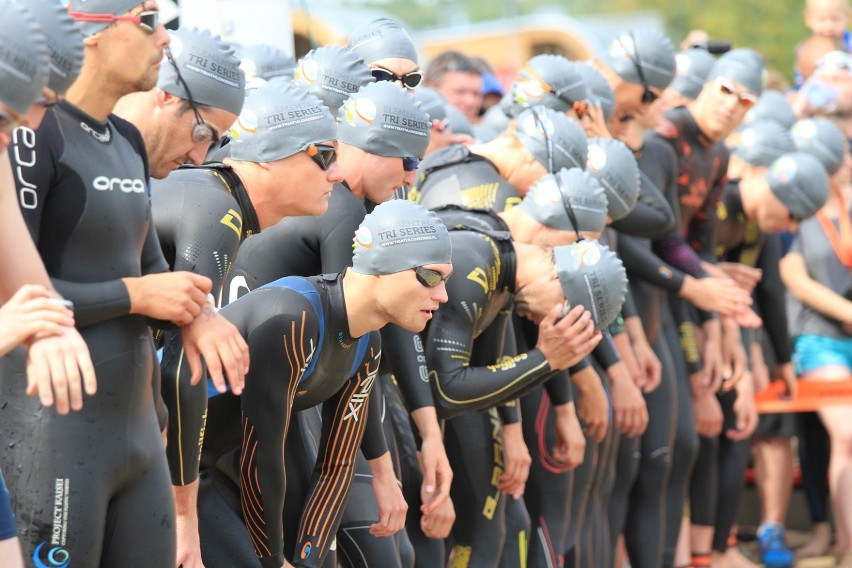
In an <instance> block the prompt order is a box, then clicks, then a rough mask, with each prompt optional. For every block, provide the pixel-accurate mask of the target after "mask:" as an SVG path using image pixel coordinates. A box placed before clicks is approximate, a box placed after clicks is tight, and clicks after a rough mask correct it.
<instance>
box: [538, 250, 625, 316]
mask: <svg viewBox="0 0 852 568" xmlns="http://www.w3.org/2000/svg"><path fill="white" fill-rule="evenodd" d="M553 255H554V257H555V258H556V273H557V274H558V275H559V282H560V283H561V284H562V291H563V293H564V294H565V300H566V301H567V302H568V305H569V306H571V307H572V308H573V307H574V306H577V305H582V306H583V307H585V308H586V309H587V310H589V311H590V312H591V313H592V320H593V321H594V323H595V329H596V330H598V331H600V330H601V329H604V328H605V327H607V326H609V324H611V323H612V322H613V321H615V318H616V317H618V314H619V313H621V306H622V304H624V298H625V296H626V295H627V272H626V271H625V270H624V265H623V264H621V259H619V258H618V256H617V255H616V254H615V253H614V252H612V251H611V250H610V249H609V248H608V247H606V246H604V245H602V244H600V243H598V242H597V241H580V242H578V243H574V244H573V245H568V246H561V247H555V248H554V249H553Z"/></svg>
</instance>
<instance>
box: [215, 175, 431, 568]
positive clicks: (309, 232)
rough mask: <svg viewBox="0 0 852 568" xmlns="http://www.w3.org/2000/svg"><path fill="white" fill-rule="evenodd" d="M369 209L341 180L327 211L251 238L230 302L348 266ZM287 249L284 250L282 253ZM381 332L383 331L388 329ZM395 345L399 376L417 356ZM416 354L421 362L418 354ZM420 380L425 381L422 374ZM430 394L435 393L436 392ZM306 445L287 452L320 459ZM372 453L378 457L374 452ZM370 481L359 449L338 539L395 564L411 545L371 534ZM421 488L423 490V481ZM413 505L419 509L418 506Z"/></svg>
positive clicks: (357, 552)
mask: <svg viewBox="0 0 852 568" xmlns="http://www.w3.org/2000/svg"><path fill="white" fill-rule="evenodd" d="M366 214H367V211H366V208H365V205H364V202H363V201H362V200H361V199H359V198H357V197H356V196H355V195H353V194H352V192H351V191H350V189H349V187H348V186H347V185H346V184H345V182H344V183H339V184H335V186H334V188H333V189H332V194H331V200H330V201H329V207H328V211H326V212H325V213H324V214H323V215H321V216H316V217H315V216H307V217H286V218H284V219H282V220H281V221H279V222H278V223H277V224H275V225H274V226H272V227H270V228H268V229H266V230H264V232H263V233H262V234H260V235H256V236H253V237H251V238H249V239H246V241H245V242H244V243H243V245H242V246H241V248H240V252H239V255H238V256H237V260H236V261H235V263H234V266H233V268H232V270H231V272H230V273H229V275H228V278H227V283H226V286H225V291H224V295H225V296H227V298H226V301H234V300H236V299H237V298H238V297H240V296H242V295H244V294H246V293H247V292H248V291H250V290H254V289H256V288H258V287H260V286H262V285H264V284H267V283H269V282H272V281H274V280H277V279H278V278H282V277H284V276H305V277H307V276H311V275H314V274H321V273H333V272H341V271H343V270H344V269H345V268H347V267H349V266H351V264H352V237H353V235H354V234H355V231H356V230H357V228H358V226H359V225H360V223H361V221H362V220H363V219H364V216H365V215H366ZM282 251H285V252H283V253H282ZM399 331H400V333H401V334H402V335H403V336H406V335H407V336H408V337H409V338H410V337H412V336H413V334H411V333H410V332H404V331H403V330H399ZM382 333H383V334H384V330H383V331H382ZM394 347H396V349H388V350H386V352H388V353H392V354H394V355H398V356H397V357H394V361H393V362H394V363H395V364H396V368H397V369H399V372H398V375H399V376H400V377H405V376H408V375H410V374H411V371H407V369H408V367H409V366H410V365H406V364H405V359H406V358H409V359H411V358H412V357H411V356H410V355H409V354H408V353H407V352H406V353H403V354H399V353H398V352H399V351H400V350H402V349H401V347H400V346H396V345H394ZM414 359H415V361H416V357H414ZM385 366H386V362H385V363H383V368H384V367H385ZM382 372H384V371H382ZM414 373H415V374H416V375H417V376H418V377H419V375H420V374H421V372H420V370H419V369H415V371H414ZM423 374H425V373H423ZM417 381H418V382H420V380H419V379H417ZM380 383H381V382H380ZM375 388H376V392H375V393H374V398H376V397H377V398H379V400H382V401H384V398H385V396H386V395H387V396H393V395H394V393H387V392H386V391H388V390H390V389H395V388H396V387H395V386H393V385H389V384H386V383H385V384H384V385H383V386H380V384H377V385H376V387H375ZM427 389H428V387H427ZM429 396H430V397H431V393H429ZM395 399H396V398H395V397H394V400H395ZM381 416H384V412H382V413H381V415H380V416H378V417H376V416H371V417H370V424H371V425H373V424H374V423H373V420H376V419H378V420H380V422H381V424H385V425H386V426H389V425H390V421H389V420H381ZM316 420H317V416H315V413H314V412H309V413H307V415H305V416H303V415H302V413H299V415H298V420H297V421H296V422H294V424H297V425H298V427H299V431H301V432H303V433H304V434H305V435H308V436H309V435H310V431H311V430H312V427H311V426H312V425H313V424H314V422H315V421H316ZM377 423H378V422H377ZM395 426H397V427H399V428H403V429H404V428H407V429H409V432H408V433H407V435H408V436H409V437H410V436H411V434H410V426H409V424H408V423H407V421H406V422H405V423H403V422H401V421H397V422H396V423H395ZM373 430H374V428H373V427H368V429H367V432H366V433H365V442H366V443H369V441H370V439H371V438H372V437H374V436H375V433H374V431H373ZM389 434H390V432H388V431H387V430H386V431H385V435H386V438H387V441H388V444H390V445H391V447H392V449H394V450H395V446H394V445H393V443H392V437H391V436H390V435H389ZM301 447H303V448H304V449H305V451H307V453H306V454H304V455H301V454H299V452H298V451H297V450H295V449H294V450H293V451H288V452H287V456H288V458H289V459H290V461H293V462H295V463H299V462H306V461H307V462H312V461H313V460H315V459H316V453H315V448H316V447H318V445H317V444H316V443H315V441H312V440H307V441H306V442H305V443H304V444H303V445H302V446H301ZM294 448H295V446H294ZM291 456H292V457H291ZM372 457H378V456H375V455H371V458H372ZM392 457H393V458H394V459H395V458H396V454H395V452H392ZM294 466H295V464H294ZM295 467H298V466H295ZM418 469H419V466H418ZM398 475H399V472H398ZM371 481H372V474H371V471H370V469H369V466H368V464H367V462H366V459H365V458H364V456H363V455H362V454H360V453H359V455H358V457H357V462H356V474H355V481H354V484H353V487H352V490H351V499H352V503H351V504H350V505H349V506H347V507H346V509H345V511H344V513H343V518H342V520H341V523H340V531H339V532H338V544H339V548H340V550H341V552H342V554H343V556H345V557H346V559H347V560H348V561H349V563H350V565H351V566H356V567H360V566H379V565H382V566H388V567H389V568H390V567H392V566H397V565H399V564H398V563H399V562H400V559H399V558H400V556H401V555H405V554H408V548H410V546H409V544H408V542H407V537H406V535H405V534H404V533H399V534H398V535H395V537H394V538H393V539H387V538H376V537H374V536H372V535H371V534H370V533H369V527H370V525H371V524H373V523H375V522H378V514H377V511H378V509H377V504H376V500H375V496H374V494H373V489H372V485H371ZM417 492H418V495H419V484H418V486H417ZM409 509H415V507H410V508H409ZM418 523H419V521H418ZM408 565H410V563H409V564H401V566H408Z"/></svg>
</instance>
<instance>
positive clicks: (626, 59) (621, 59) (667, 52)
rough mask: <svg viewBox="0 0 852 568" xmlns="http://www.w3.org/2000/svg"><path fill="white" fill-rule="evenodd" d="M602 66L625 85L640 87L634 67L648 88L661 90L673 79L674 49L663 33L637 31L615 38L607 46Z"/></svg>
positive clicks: (657, 31) (654, 30)
mask: <svg viewBox="0 0 852 568" xmlns="http://www.w3.org/2000/svg"><path fill="white" fill-rule="evenodd" d="M604 62H605V63H606V64H607V65H609V66H610V67H611V68H612V70H613V71H615V72H616V73H617V74H618V76H619V77H621V78H622V79H623V80H625V81H627V82H628V83H635V84H637V85H641V84H642V82H643V81H642V77H640V76H639V71H637V66H638V65H641V66H642V75H643V76H644V77H645V81H644V82H645V83H646V84H647V85H648V86H649V87H656V88H657V89H660V90H663V89H665V88H666V87H668V86H669V83H671V82H672V79H673V78H674V75H675V49H674V46H673V45H672V42H671V40H670V39H669V38H667V37H666V36H665V35H664V34H663V32H661V31H660V30H657V29H654V28H640V29H635V30H630V31H627V32H624V33H621V34H619V35H618V36H617V37H616V38H615V39H614V40H612V43H611V44H610V45H609V50H608V51H607V53H606V55H605V57H604Z"/></svg>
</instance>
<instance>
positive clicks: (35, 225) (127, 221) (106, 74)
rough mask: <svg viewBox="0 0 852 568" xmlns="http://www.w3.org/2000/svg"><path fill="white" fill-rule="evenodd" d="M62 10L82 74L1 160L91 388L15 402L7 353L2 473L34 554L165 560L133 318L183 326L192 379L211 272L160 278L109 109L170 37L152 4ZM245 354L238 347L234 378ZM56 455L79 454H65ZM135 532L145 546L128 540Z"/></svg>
mask: <svg viewBox="0 0 852 568" xmlns="http://www.w3.org/2000/svg"><path fill="white" fill-rule="evenodd" d="M70 8H71V15H72V17H74V18H75V19H77V20H79V21H83V22H84V25H83V26H82V28H83V31H84V35H85V36H86V39H85V40H84V45H85V54H86V57H85V62H84V64H83V67H82V69H81V72H80V76H79V78H78V79H77V81H76V82H74V83H73V85H71V87H70V88H69V89H68V98H67V101H61V102H60V103H58V104H57V105H55V106H54V107H52V108H51V109H50V110H49V111H48V113H47V115H46V116H45V119H44V121H43V123H42V125H41V127H40V128H39V130H38V132H37V133H33V132H31V131H30V132H29V133H26V134H22V135H21V136H20V138H19V141H17V143H16V144H15V153H14V154H13V158H15V164H14V166H15V168H16V169H19V172H20V175H19V176H18V182H19V183H18V189H19V196H21V197H23V199H21V203H20V205H21V208H22V211H23V213H24V216H25V220H26V221H27V223H28V226H29V229H30V233H31V234H32V235H33V237H34V240H35V241H36V246H37V247H38V249H39V252H40V253H41V255H42V257H43V259H44V261H45V266H46V268H47V270H48V272H49V273H50V274H51V276H53V278H54V280H53V282H54V284H55V285H56V287H57V290H59V291H60V292H62V293H63V294H64V295H65V296H67V297H68V299H70V300H72V301H73V302H74V305H75V318H76V323H77V326H78V328H80V329H81V330H82V335H83V337H84V339H85V340H86V342H87V344H88V346H89V349H90V351H91V353H92V359H93V361H94V363H95V366H96V370H97V373H98V377H99V379H100V385H99V389H98V396H94V397H91V398H90V399H88V400H87V404H86V407H85V408H84V409H83V410H82V411H81V412H79V413H75V414H72V415H70V416H58V415H57V414H56V413H55V412H53V411H52V410H51V409H49V408H42V407H39V406H38V405H36V404H33V402H32V401H29V400H25V399H22V397H21V395H20V394H19V391H23V389H22V388H21V387H22V382H23V380H24V379H23V370H24V362H23V361H22V360H21V358H19V357H9V358H7V359H6V360H4V362H3V363H4V369H3V381H2V387H3V389H4V391H5V392H4V398H5V399H6V400H7V401H8V403H7V404H6V405H5V407H4V410H3V413H2V416H0V419H2V421H3V427H2V429H3V430H4V431H6V432H9V435H10V437H11V439H12V440H11V441H10V446H11V447H10V448H9V449H8V451H6V452H4V454H3V461H4V464H5V465H6V466H7V467H5V468H4V469H5V470H6V471H14V472H17V473H16V475H15V478H14V480H13V482H12V483H11V484H10V485H11V486H12V487H13V492H12V493H13V495H14V496H15V499H16V503H15V507H16V510H17V511H19V512H20V514H19V516H18V521H19V522H20V523H22V525H21V534H22V535H25V538H26V543H25V545H24V547H25V553H26V554H27V555H28V556H31V557H32V558H33V562H34V563H36V564H38V563H43V562H45V560H46V559H48V558H58V557H60V556H64V557H65V559H66V561H69V562H70V561H72V559H73V562H75V563H80V564H83V565H123V566H134V565H139V566H142V565H144V566H150V565H168V564H169V563H171V562H173V561H174V555H175V548H174V534H173V529H172V526H173V523H174V506H173V504H172V499H171V496H170V495H169V490H168V472H167V468H166V465H165V459H164V458H163V452H162V444H161V442H160V439H159V433H158V428H157V420H156V415H155V412H154V406H153V401H152V371H153V348H152V344H151V339H150V329H149V328H148V326H147V320H146V317H145V316H147V317H150V318H154V319H158V320H166V321H171V322H172V323H174V324H177V325H179V326H183V330H184V337H185V340H186V341H187V344H188V345H191V346H192V349H193V350H194V352H195V353H196V355H195V357H194V358H192V359H191V361H190V364H191V365H192V366H193V368H194V369H195V371H196V372H197V373H198V374H199V376H200V371H201V365H200V360H199V357H198V355H197V353H198V351H197V350H198V349H199V347H200V348H201V349H202V351H203V354H204V356H205V359H206V360H207V361H211V360H213V359H214V358H218V357H219V350H220V347H222V346H221V345H220V343H219V342H218V341H214V342H213V345H212V346H206V344H205V343H206V341H207V339H208V338H207V337H206V336H205V335H204V322H203V321H202V320H201V319H199V318H197V316H198V315H199V314H200V313H201V312H202V309H210V308H209V307H207V302H206V296H207V293H208V292H209V289H210V282H209V280H207V279H205V278H203V277H200V276H196V275H193V274H188V273H173V274H158V273H161V272H163V271H165V270H166V264H165V261H164V259H163V257H162V254H161V253H160V251H159V246H158V244H157V242H156V236H155V233H154V232H153V229H152V227H151V222H150V208H149V205H148V195H147V184H148V183H147V182H148V167H147V161H146V159H145V148H144V143H143V141H142V139H141V137H140V136H139V134H138V131H137V130H136V129H135V128H134V127H132V126H131V125H130V124H128V123H127V122H125V121H123V120H121V119H119V118H117V117H115V116H111V115H110V112H111V110H112V108H113V106H114V105H115V102H116V101H117V100H118V98H120V97H121V96H123V95H124V94H127V93H129V92H133V91H136V90H147V89H150V88H152V87H153V86H154V84H155V82H156V78H157V64H158V63H159V61H160V60H161V59H162V55H163V48H164V47H165V46H166V45H167V44H168V35H167V34H166V32H165V29H164V28H163V27H162V26H161V25H159V22H158V12H157V11H156V4H154V3H153V2H152V3H144V4H139V3H136V2H134V1H130V0H127V1H119V0H112V1H100V2H87V3H85V4H84V3H82V2H76V1H75V2H71V4H70ZM80 9H82V10H84V11H80ZM95 11H99V12H95ZM92 20H95V21H92ZM27 184H31V185H32V186H34V187H35V189H33V188H32V187H30V185H27ZM25 189H30V190H31V192H30V191H23V190H25ZM117 227H120V230H118V229H117ZM245 365H246V361H244V360H243V359H240V361H239V366H238V369H239V371H240V374H241V371H242V370H243V369H242V368H243V367H244V366H245ZM233 379H234V380H233V382H237V380H241V379H242V377H241V376H240V377H234V378H233ZM36 424H37V427H36ZM53 444H58V445H59V446H61V448H62V452H56V451H55V450H54V449H53V448H54V446H53ZM68 452H70V453H73V454H74V455H75V456H76V458H75V459H74V460H71V461H69V460H67V459H66V456H67V455H68ZM9 466H11V467H9ZM57 503H58V505H57ZM39 511H41V512H42V513H38V512H39ZM139 540H142V541H145V542H146V543H149V545H148V546H146V547H145V549H144V550H142V549H138V548H135V547H128V546H127V545H126V543H128V542H138V541H139Z"/></svg>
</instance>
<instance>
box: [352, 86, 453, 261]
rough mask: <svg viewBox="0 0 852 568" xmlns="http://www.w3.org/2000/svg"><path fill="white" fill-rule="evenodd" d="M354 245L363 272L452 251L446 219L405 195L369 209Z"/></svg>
mask: <svg viewBox="0 0 852 568" xmlns="http://www.w3.org/2000/svg"><path fill="white" fill-rule="evenodd" d="M396 88H397V89H398V90H400V91H401V90H402V89H400V88H399V87H396ZM352 248H353V250H354V253H353V256H352V270H354V271H355V272H358V273H360V274H393V273H395V272H402V271H403V270H409V269H411V268H416V267H418V266H423V265H426V264H449V263H450V253H451V251H452V245H451V244H450V235H449V234H448V233H447V228H446V227H445V226H444V222H443V221H441V220H440V219H439V218H438V216H437V215H435V213H433V212H432V211H429V210H428V209H426V208H425V207H423V206H422V205H418V204H417V203H413V202H411V201H406V200H403V199H391V200H390V201H386V202H384V203H381V204H379V205H377V206H376V208H375V209H373V211H372V212H370V213H368V214H367V216H366V217H364V220H363V221H361V225H359V226H358V230H357V231H355V238H354V239H353V240H352Z"/></svg>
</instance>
